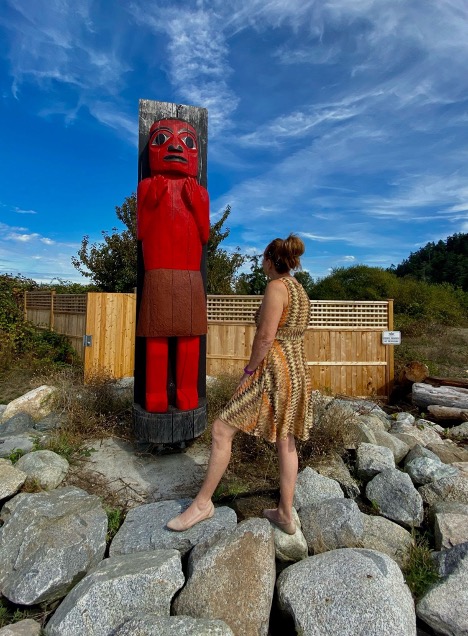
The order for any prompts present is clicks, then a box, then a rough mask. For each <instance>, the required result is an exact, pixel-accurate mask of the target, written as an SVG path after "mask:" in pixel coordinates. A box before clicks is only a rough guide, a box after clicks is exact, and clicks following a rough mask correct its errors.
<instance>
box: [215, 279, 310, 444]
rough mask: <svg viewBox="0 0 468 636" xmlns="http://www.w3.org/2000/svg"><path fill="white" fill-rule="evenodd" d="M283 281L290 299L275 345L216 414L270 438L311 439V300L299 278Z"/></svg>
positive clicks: (243, 429)
mask: <svg viewBox="0 0 468 636" xmlns="http://www.w3.org/2000/svg"><path fill="white" fill-rule="evenodd" d="M280 280H282V281H283V283H284V284H285V285H286V287H287V290H288V296H289V303H288V306H287V307H285V309H284V310H283V313H282V316H281V319H280V321H279V324H278V329H277V331H276V336H275V340H274V342H273V344H272V346H271V349H270V350H269V352H268V353H267V355H266V356H265V358H264V359H263V360H262V362H261V363H260V364H259V366H258V367H257V368H256V369H255V372H254V374H253V375H251V376H250V377H249V378H248V379H247V380H246V381H245V382H244V383H243V384H242V386H240V387H239V388H238V389H236V391H235V393H234V395H233V396H232V398H231V399H230V400H229V402H228V403H227V404H226V406H225V407H224V408H223V409H222V410H221V412H220V413H219V415H218V417H219V418H220V419H221V420H223V421H224V422H226V423H227V424H229V425H230V426H233V427H234V428H238V429H239V430H241V431H244V433H249V434H250V435H255V436H257V437H263V438H264V439H266V440H267V441H269V442H275V441H276V440H277V439H285V438H286V437H287V436H288V435H289V434H292V435H294V437H296V438H298V439H301V440H306V439H308V438H309V429H310V428H311V426H312V415H313V413H312V406H311V394H312V388H311V381H310V376H309V372H308V368H307V360H306V356H305V350H304V333H305V331H306V329H307V326H308V324H309V314H310V302H309V298H308V296H307V294H306V293H305V291H304V288H303V287H302V285H301V284H300V283H299V282H298V281H296V279H294V278H289V277H284V278H281V279H280ZM258 315H259V311H257V314H256V316H255V322H256V324H257V327H258Z"/></svg>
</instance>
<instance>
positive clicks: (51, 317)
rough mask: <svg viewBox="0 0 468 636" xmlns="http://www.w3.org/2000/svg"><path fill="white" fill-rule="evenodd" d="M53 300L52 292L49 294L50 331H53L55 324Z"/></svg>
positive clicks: (53, 294)
mask: <svg viewBox="0 0 468 636" xmlns="http://www.w3.org/2000/svg"><path fill="white" fill-rule="evenodd" d="M54 299H55V291H54V290H52V291H51V292H50V320H49V327H50V330H51V331H53V330H54V322H55V320H54V306H55V303H54Z"/></svg>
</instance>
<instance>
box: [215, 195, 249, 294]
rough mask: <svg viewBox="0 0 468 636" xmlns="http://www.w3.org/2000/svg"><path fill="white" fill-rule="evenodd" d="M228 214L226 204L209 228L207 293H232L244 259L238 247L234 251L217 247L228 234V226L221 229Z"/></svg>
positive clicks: (229, 211) (228, 209) (229, 208)
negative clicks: (220, 214) (230, 251)
mask: <svg viewBox="0 0 468 636" xmlns="http://www.w3.org/2000/svg"><path fill="white" fill-rule="evenodd" d="M230 214H231V206H230V205H228V206H227V207H226V209H225V210H224V212H223V214H222V216H221V218H220V219H219V220H218V221H216V223H213V225H212V226H211V228H210V238H209V239H208V245H207V276H206V287H207V293H208V294H232V293H233V291H234V286H235V278H236V273H237V270H238V269H239V267H241V266H242V264H243V263H244V261H245V257H244V256H242V255H241V254H240V249H239V248H236V250H235V252H232V253H229V252H227V251H226V250H223V249H222V248H221V247H219V245H220V243H222V242H223V241H224V239H226V238H227V237H228V236H229V232H230V230H229V228H225V229H224V230H223V225H224V223H225V221H226V219H227V218H228V216H229V215H230Z"/></svg>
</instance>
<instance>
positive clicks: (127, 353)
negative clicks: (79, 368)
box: [84, 293, 135, 381]
mask: <svg viewBox="0 0 468 636" xmlns="http://www.w3.org/2000/svg"><path fill="white" fill-rule="evenodd" d="M86 341H87V342H86ZM134 360H135V294H108V293H89V294H88V305H87V311H86V335H85V349H84V377H85V381H87V380H89V379H90V378H91V377H92V376H93V375H96V374H105V375H108V376H111V377H113V378H124V377H126V376H132V375H133V367H134Z"/></svg>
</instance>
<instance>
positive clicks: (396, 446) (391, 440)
mask: <svg viewBox="0 0 468 636" xmlns="http://www.w3.org/2000/svg"><path fill="white" fill-rule="evenodd" d="M374 437H375V442H376V444H378V445H379V446H385V447H386V448H389V449H390V450H391V451H392V453H393V457H394V458H395V462H396V463H397V464H398V463H399V462H401V460H402V459H403V458H404V457H405V456H406V455H407V454H408V452H409V450H410V447H409V446H408V444H407V443H406V442H403V441H402V440H401V439H398V437H395V436H394V435H391V434H390V433H387V432H386V431H374Z"/></svg>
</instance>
